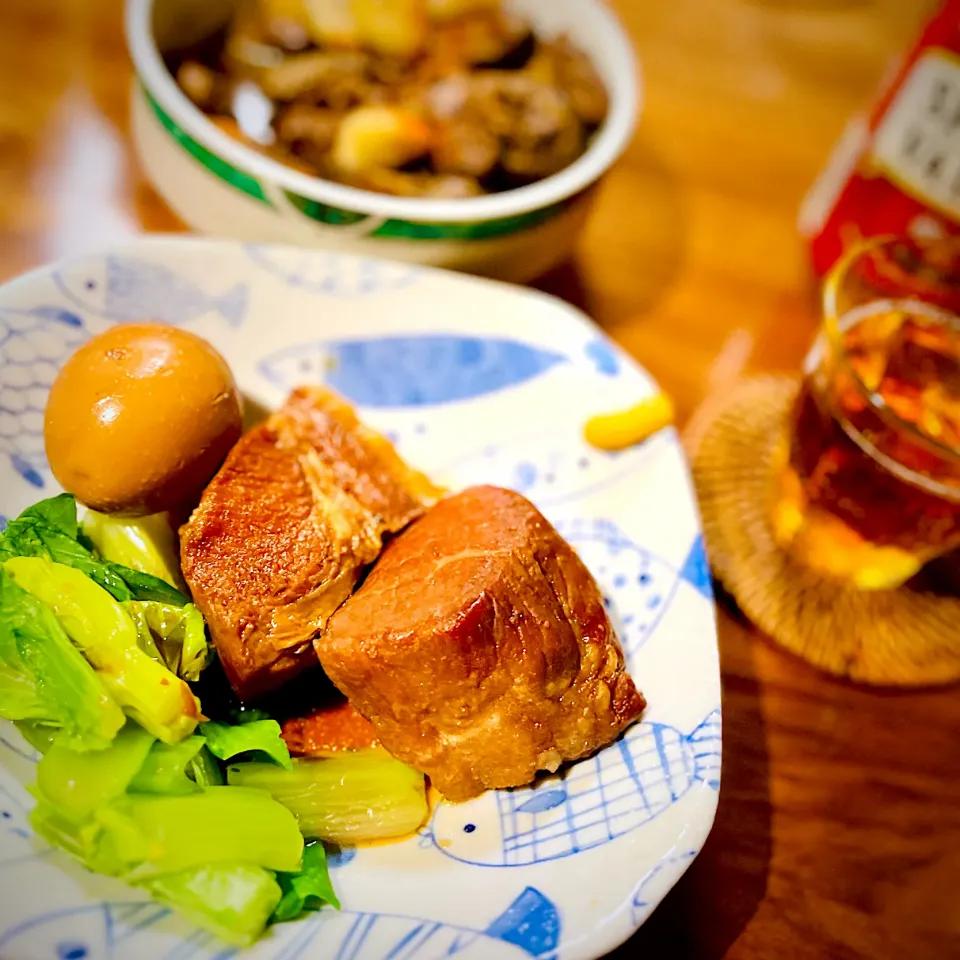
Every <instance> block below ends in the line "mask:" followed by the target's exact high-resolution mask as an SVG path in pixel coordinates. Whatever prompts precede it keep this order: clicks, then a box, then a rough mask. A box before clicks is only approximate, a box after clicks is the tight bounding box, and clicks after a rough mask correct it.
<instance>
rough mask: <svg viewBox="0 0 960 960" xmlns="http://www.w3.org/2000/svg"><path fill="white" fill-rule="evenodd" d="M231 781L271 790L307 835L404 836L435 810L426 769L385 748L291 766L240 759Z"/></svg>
mask: <svg viewBox="0 0 960 960" xmlns="http://www.w3.org/2000/svg"><path fill="white" fill-rule="evenodd" d="M227 782H228V783H230V784H236V785H238V786H244V787H257V788H259V789H261V790H266V791H268V792H269V793H270V794H271V796H273V797H274V799H276V800H278V801H279V802H280V803H282V804H283V805H284V806H285V807H286V808H287V809H288V810H290V811H291V812H292V813H293V814H294V816H296V818H297V823H298V824H299V825H300V830H301V832H302V833H303V835H304V836H305V837H319V838H321V839H323V840H331V841H333V842H335V843H347V844H351V843H357V842H359V841H361V840H386V839H389V838H391V837H399V836H403V835H404V834H408V833H412V832H413V831H414V830H416V829H417V828H418V827H419V826H420V824H422V823H423V821H424V820H425V819H426V818H427V814H428V812H429V810H428V807H427V797H426V786H425V783H424V779H423V774H420V773H417V771H416V770H414V769H413V768H411V767H408V766H407V765H406V764H404V763H401V762H400V761H399V760H395V759H394V758H393V757H391V756H390V755H389V754H387V753H385V752H383V751H381V750H362V751H357V752H356V753H345V754H343V755H342V756H339V757H331V758H330V759H328V760H302V759H297V760H294V761H293V769H291V770H280V769H278V768H277V767H275V766H273V765H272V764H269V763H234V764H230V766H229V767H228V768H227Z"/></svg>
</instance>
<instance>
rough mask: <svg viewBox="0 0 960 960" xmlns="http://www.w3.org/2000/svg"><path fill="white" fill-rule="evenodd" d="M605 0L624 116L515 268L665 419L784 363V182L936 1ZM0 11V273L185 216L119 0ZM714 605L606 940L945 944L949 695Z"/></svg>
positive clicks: (813, 292) (958, 870)
mask: <svg viewBox="0 0 960 960" xmlns="http://www.w3.org/2000/svg"><path fill="white" fill-rule="evenodd" d="M544 2H546V0H544ZM610 5H611V6H612V7H613V8H614V9H615V10H616V12H617V14H618V15H619V17H620V18H621V20H622V22H623V24H624V26H625V28H626V31H627V33H628V35H629V38H630V40H631V42H632V44H633V46H634V49H635V51H636V54H637V57H638V60H639V64H640V73H641V76H642V89H643V104H642V109H641V113H640V118H639V123H638V126H637V130H636V134H635V135H634V136H633V138H632V140H631V142H630V144H629V146H628V148H627V149H626V152H625V154H624V155H623V157H622V159H621V160H620V162H619V163H618V164H617V165H616V166H615V167H614V168H613V170H612V172H611V173H610V174H609V176H608V178H607V180H606V182H605V183H604V184H603V186H602V188H601V190H600V193H599V197H598V201H597V207H596V210H595V212H594V214H593V216H592V217H591V219H590V220H589V221H588V224H587V226H586V229H585V231H584V233H583V235H582V237H581V238H580V239H579V241H578V243H577V246H576V250H575V253H574V255H573V256H572V257H571V258H570V259H569V260H568V261H566V262H564V263H563V264H561V265H560V266H558V267H555V268H553V269H552V270H551V271H550V272H549V273H548V274H547V275H546V276H543V277H541V278H539V279H538V280H537V281H536V285H537V286H538V287H539V288H540V289H542V290H545V291H547V292H550V293H553V294H556V295H558V296H560V297H562V298H564V299H566V300H569V301H570V302H572V303H574V304H575V305H577V306H578V307H580V308H582V309H583V310H585V311H586V312H587V313H588V314H589V315H590V316H591V317H592V318H593V319H594V320H595V321H596V322H597V323H598V324H599V325H600V326H601V327H602V328H603V329H604V330H605V331H607V332H608V333H609V334H610V335H611V336H612V337H613V338H614V339H616V340H617V341H618V342H619V343H620V344H622V345H623V346H624V347H625V348H626V349H627V350H628V351H629V352H630V353H631V354H632V355H633V356H635V357H636V358H637V359H638V360H639V361H640V362H641V363H642V364H644V365H645V366H646V367H647V369H649V370H650V372H651V373H652V374H653V376H654V377H656V378H657V380H658V381H659V382H660V384H661V386H662V387H663V389H664V391H665V392H666V393H668V394H669V395H670V396H671V397H672V398H673V400H674V403H675V406H676V408H677V413H678V418H679V420H680V422H681V423H683V422H685V421H686V420H687V419H688V418H689V416H690V415H691V414H692V412H693V411H694V410H695V409H696V408H697V407H698V406H699V404H700V403H701V402H702V401H703V399H704V398H705V397H708V396H710V395H711V393H712V391H715V390H716V389H717V388H718V386H720V385H722V384H723V383H725V382H727V381H729V380H730V379H731V378H732V377H735V376H737V375H740V374H742V373H745V372H766V371H791V372H793V371H796V370H797V368H798V367H799V364H800V363H801V360H802V358H803V356H804V354H805V353H806V351H807V349H808V346H809V344H810V342H811V339H812V337H813V336H814V333H815V332H816V330H817V328H818V326H819V323H820V306H819V290H818V281H817V279H816V277H815V275H814V272H813V269H812V267H811V256H810V248H809V243H808V241H807V240H806V239H805V238H804V237H803V236H801V233H800V231H799V230H798V215H799V211H800V209H801V204H802V201H803V199H804V197H805V195H806V194H807V192H808V191H809V190H810V188H811V186H812V185H813V183H814V182H815V180H816V179H817V177H818V175H819V174H820V173H821V172H822V171H823V169H824V167H825V166H826V164H827V162H828V159H829V157H830V155H831V151H832V150H833V148H834V146H835V144H836V143H837V141H838V140H839V138H840V137H841V134H842V132H843V131H844V129H845V127H846V125H847V124H848V122H849V121H850V120H851V118H853V117H854V116H855V115H857V114H858V113H860V112H862V111H864V110H865V109H867V108H869V106H870V105H871V104H872V103H874V102H875V100H876V97H877V94H878V89H879V85H880V83H881V80H882V78H883V77H884V75H885V73H886V72H887V71H888V70H889V69H890V67H891V64H892V63H893V62H895V58H896V57H897V56H898V55H902V54H904V53H906V52H907V51H908V50H909V48H910V46H911V44H912V43H913V41H914V39H915V38H916V36H917V35H918V33H919V31H920V30H921V28H922V27H923V25H924V23H925V22H926V21H927V20H928V19H929V18H930V17H931V16H932V14H933V12H934V10H935V9H936V7H937V4H936V3H934V2H932V0H711V2H710V3H709V4H705V3H703V2H702V0H670V2H667V3H648V2H640V0H611V2H610ZM957 19H958V20H960V17H958V18H957ZM2 24H3V25H2V27H0V279H7V278H9V277H12V276H14V275H16V274H17V273H20V272H22V271H25V270H28V269H30V268H31V267H34V266H37V265H39V264H42V263H45V262H47V261H50V260H53V259H56V258H58V257H61V256H64V255H73V254H77V253H81V252H84V251H90V250H94V249H97V248H99V247H102V246H105V245H107V244H109V243H111V242H114V241H117V240H120V239H123V238H124V237H127V236H133V235H135V234H138V233H141V232H144V231H148V232H180V231H183V230H185V229H186V226H185V224H184V223H183V222H182V221H180V220H179V219H178V218H177V216H176V215H175V214H174V213H172V212H171V210H170V209H169V208H168V207H167V206H166V204H165V203H164V201H163V200H162V199H161V198H160V197H159V196H158V194H157V193H156V192H155V191H154V189H153V188H152V187H151V185H150V183H149V182H148V180H147V179H146V177H145V175H144V173H143V172H142V170H141V167H140V165H139V163H138V160H137V158H136V155H135V152H134V149H133V146H132V141H131V133H130V119H129V109H130V108H129V103H130V81H131V77H132V67H131V63H130V59H129V56H128V52H127V47H126V42H125V38H124V32H123V10H122V5H121V3H120V2H119V0H3V3H2ZM956 32H957V34H958V36H960V22H958V24H957V25H956ZM953 142H954V143H955V142H956V141H953ZM718 616H719V625H720V646H721V658H722V668H723V682H724V723H725V741H726V743H725V754H724V778H723V786H722V790H721V794H720V807H719V813H718V818H717V823H716V827H715V828H714V831H713V833H712V835H711V837H710V839H709V841H708V843H707V845H706V848H705V849H704V852H703V854H702V855H701V856H700V857H699V858H698V859H697V860H696V861H695V863H694V864H693V866H692V867H691V868H690V870H689V872H688V873H687V874H686V876H685V877H684V878H683V880H682V881H681V882H680V884H679V885H678V886H677V887H676V888H675V889H674V890H673V892H672V893H671V894H670V895H669V896H668V897H667V899H666V900H665V901H664V903H663V904H662V905H661V906H660V908H659V909H658V910H657V911H656V913H655V914H654V916H653V917H652V918H651V919H650V920H649V921H648V923H647V924H646V925H645V926H644V927H643V928H642V930H641V931H640V932H639V933H638V934H637V936H636V937H635V938H634V939H633V940H632V941H631V942H630V943H629V944H627V945H626V946H624V947H623V948H621V951H620V952H618V954H617V956H618V957H623V958H626V957H632V956H646V957H665V958H687V957H689V958H710V960H713V958H720V957H731V958H757V960H759V958H769V957H773V956H778V957H783V958H837V960H845V958H861V957H863V958H876V960H882V958H897V960H902V958H938V960H939V958H947V957H955V956H960V909H958V907H957V903H958V895H960V776H958V774H960V746H958V742H957V736H956V733H957V730H958V729H960V699H958V697H957V691H956V688H955V687H953V688H949V687H948V688H934V689H926V690H922V691H919V692H918V691H912V692H905V691H893V690H878V689H875V688H867V687H862V686H855V685H853V684H851V683H849V682H847V681H842V680H835V679H832V678H830V677H828V676H826V675H824V674H822V673H819V672H817V671H816V670H814V669H813V668H812V667H809V666H807V665H806V664H804V663H802V662H801V661H800V660H799V659H796V658H794V657H793V656H791V655H790V654H788V653H785V652H783V651H782V650H780V649H779V648H777V647H775V646H773V645H772V644H770V643H769V642H768V641H766V640H765V639H764V638H763V637H762V636H761V635H760V634H759V633H758V632H757V631H756V630H755V629H754V628H752V627H751V626H750V625H749V624H748V623H747V622H746V621H745V620H744V619H743V618H742V617H741V616H740V615H739V614H738V613H737V612H736V608H735V606H734V605H733V604H730V603H723V602H722V603H721V606H720V610H719V613H718ZM585 884H587V885H589V878H585Z"/></svg>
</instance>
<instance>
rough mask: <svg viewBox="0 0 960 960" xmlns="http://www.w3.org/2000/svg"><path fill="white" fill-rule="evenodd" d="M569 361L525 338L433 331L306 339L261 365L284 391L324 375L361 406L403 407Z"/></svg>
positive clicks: (508, 383)
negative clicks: (508, 338) (474, 335)
mask: <svg viewBox="0 0 960 960" xmlns="http://www.w3.org/2000/svg"><path fill="white" fill-rule="evenodd" d="M566 360H567V358H566V357H565V356H563V355H562V354H559V353H555V352H553V351H550V350H545V349H541V348H539V347H534V346H531V345H529V344H526V343H521V342H519V341H517V340H505V339H500V338H496V337H465V336H458V335H453V334H443V333H432V334H420V335H417V334H407V335H401V336H392V337H378V338H375V339H364V340H335V341H323V340H318V341H314V342H311V343H304V344H299V345H297V346H294V347H288V348H287V349H285V350H281V351H280V352H279V353H275V354H273V355H272V356H269V357H266V358H265V359H264V360H263V361H261V363H260V365H259V367H258V370H259V371H260V373H261V374H262V375H263V376H264V377H266V379H267V380H269V381H270V383H272V384H274V385H276V386H278V387H282V388H283V389H284V390H292V389H293V388H294V387H296V386H299V385H300V384H302V383H304V382H309V381H311V380H313V381H322V382H324V383H326V384H327V385H328V386H330V387H332V388H333V389H334V390H336V391H337V392H338V393H340V394H342V395H343V396H345V397H346V398H347V399H348V400H350V401H351V402H353V403H355V404H357V405H359V406H362V407H394V408H396V407H425V406H433V405H438V404H444V403H453V402H454V401H458V400H472V399H475V398H476V397H482V396H486V395H488V394H491V393H496V392H498V391H500V390H505V389H507V388H508V387H515V386H518V385H520V384H522V383H525V382H526V381H528V380H532V379H533V378H535V377H538V376H540V375H542V374H544V373H546V372H547V371H548V370H550V369H552V368H553V367H555V366H557V365H558V364H562V363H565V362H566Z"/></svg>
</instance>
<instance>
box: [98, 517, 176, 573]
mask: <svg viewBox="0 0 960 960" xmlns="http://www.w3.org/2000/svg"><path fill="white" fill-rule="evenodd" d="M81 529H82V530H83V533H84V535H85V536H86V537H87V538H88V539H89V540H90V542H91V543H92V544H93V545H94V547H96V550H97V553H99V554H100V556H101V557H103V558H104V559H105V560H109V561H111V562H112V563H117V564H122V565H123V566H124V567H126V568H127V569H129V570H134V571H138V572H140V573H147V574H150V575H151V576H153V577H156V578H157V579H158V580H164V581H165V582H166V583H168V584H169V585H170V586H171V587H175V588H177V589H179V588H181V587H182V586H183V580H182V578H181V576H180V563H179V560H178V559H177V547H176V535H175V534H174V531H173V528H172V527H171V526H170V521H169V520H168V519H167V515H166V514H163V513H157V514H154V515H153V516H149V517H114V516H109V515H108V514H104V513H97V511H96V510H87V512H86V514H85V515H84V518H83V522H82V524H81Z"/></svg>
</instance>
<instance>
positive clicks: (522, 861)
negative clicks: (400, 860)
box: [429, 708, 720, 867]
mask: <svg viewBox="0 0 960 960" xmlns="http://www.w3.org/2000/svg"><path fill="white" fill-rule="evenodd" d="M696 784H704V785H706V786H707V787H710V788H713V789H715V790H719V788H720V710H719V708H717V709H716V710H714V711H712V712H711V713H710V714H709V715H708V716H707V717H706V718H705V719H704V720H703V722H702V723H700V724H699V725H698V726H697V727H696V728H695V729H694V730H693V731H692V732H691V733H688V734H684V733H682V732H681V731H679V730H677V729H676V728H675V727H672V726H669V725H667V724H663V723H639V724H637V725H636V726H634V727H631V728H630V730H628V731H627V732H626V734H624V736H623V737H621V738H620V739H619V740H618V741H617V742H616V743H614V744H613V745H611V746H610V747H607V748H606V749H605V750H602V751H601V752H600V753H598V754H597V755H596V756H594V757H591V758H590V759H588V760H583V761H581V762H579V763H576V764H574V765H573V766H571V767H569V768H568V769H567V770H566V772H565V773H563V774H561V775H558V776H553V777H546V778H544V779H543V780H541V781H540V783H539V784H538V785H537V786H536V787H535V788H534V789H532V790H497V791H494V792H488V793H485V794H483V795H482V796H480V797H478V798H477V799H476V800H471V801H469V802H468V803H462V804H456V805H451V804H446V803H443V804H441V805H440V806H439V807H438V808H437V810H436V812H435V813H434V816H433V820H432V821H431V824H430V828H429V839H430V841H431V842H432V843H433V844H434V845H436V847H437V849H439V850H441V851H442V852H443V853H444V854H446V856H448V857H453V858H454V859H455V860H461V861H464V862H466V863H473V864H477V865H479V866H487V867H520V866H529V865H530V864H533V863H543V862H545V861H548V860H557V859H560V858H562V857H569V856H573V855H574V854H577V853H582V852H583V851H585V850H591V849H593V848H594V847H599V846H601V845H603V844H605V843H609V842H610V841H611V840H615V839H616V838H617V837H622V836H623V835H624V834H626V833H629V832H630V831H632V830H636V829H637V828H638V827H642V826H644V825H645V824H647V823H650V822H651V821H652V820H654V819H655V818H656V817H658V816H660V814H662V813H663V812H664V811H665V810H668V809H669V808H670V807H671V806H673V804H675V803H676V802H677V801H679V800H680V799H681V798H683V797H684V796H686V794H687V793H688V792H689V791H690V790H691V788H693V787H694V786H695V785H696Z"/></svg>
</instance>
